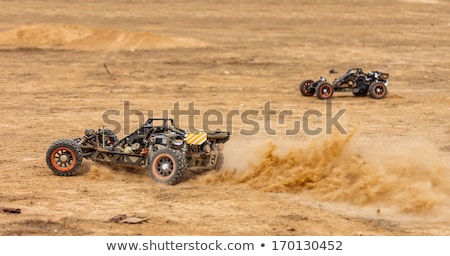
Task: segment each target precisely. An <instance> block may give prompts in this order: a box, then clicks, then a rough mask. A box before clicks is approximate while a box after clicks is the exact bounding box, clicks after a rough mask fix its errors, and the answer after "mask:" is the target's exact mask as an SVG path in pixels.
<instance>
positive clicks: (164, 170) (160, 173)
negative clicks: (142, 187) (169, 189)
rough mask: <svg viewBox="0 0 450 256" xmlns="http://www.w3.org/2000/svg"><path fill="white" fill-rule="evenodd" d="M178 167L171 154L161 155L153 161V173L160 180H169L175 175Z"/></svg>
mask: <svg viewBox="0 0 450 256" xmlns="http://www.w3.org/2000/svg"><path fill="white" fill-rule="evenodd" d="M176 167H177V166H176V163H175V159H174V158H173V157H172V156H171V155H170V154H161V155H159V156H157V157H156V159H155V160H154V161H153V164H152V172H153V174H154V175H155V176H156V177H158V179H161V180H168V179H170V177H172V176H173V174H174V173H175V169H176Z"/></svg>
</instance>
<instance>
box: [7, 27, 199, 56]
mask: <svg viewBox="0 0 450 256" xmlns="http://www.w3.org/2000/svg"><path fill="white" fill-rule="evenodd" d="M0 45H3V46H13V47H32V48H61V49H76V50H110V51H111V50H112V51H116V50H138V49H153V48H176V47H204V46H206V45H207V44H206V43H205V42H202V41H200V40H196V39H192V38H173V37H166V36H160V35H156V34H154V33H151V32H148V31H125V30H117V29H109V28H94V27H87V26H79V25H69V24H38V25H32V26H23V27H19V28H16V29H12V30H8V31H4V32H2V33H0Z"/></svg>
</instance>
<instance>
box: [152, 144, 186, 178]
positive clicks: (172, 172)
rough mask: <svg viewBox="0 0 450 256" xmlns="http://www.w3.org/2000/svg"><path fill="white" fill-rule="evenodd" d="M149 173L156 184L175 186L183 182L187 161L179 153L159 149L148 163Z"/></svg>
mask: <svg viewBox="0 0 450 256" xmlns="http://www.w3.org/2000/svg"><path fill="white" fill-rule="evenodd" d="M149 171H150V176H151V177H152V179H153V180H155V181H156V182H159V183H164V184H168V185H175V184H178V183H180V182H181V181H182V180H183V178H184V176H185V174H186V172H187V161H186V158H185V157H184V156H183V154H182V153H181V151H177V150H173V149H168V148H163V149H159V150H158V151H156V152H155V153H154V154H153V157H152V159H151V160H150V162H149Z"/></svg>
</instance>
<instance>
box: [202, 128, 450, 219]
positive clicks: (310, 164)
mask: <svg viewBox="0 0 450 256" xmlns="http://www.w3.org/2000/svg"><path fill="white" fill-rule="evenodd" d="M231 143H232V142H231ZM231 143H230V145H227V148H228V151H234V152H232V153H231V152H230V153H229V154H228V152H226V156H227V160H226V163H227V164H226V166H225V167H226V170H225V171H223V172H219V173H211V174H209V175H207V176H206V177H205V180H206V182H212V183H215V182H231V183H243V184H247V185H249V186H250V187H252V188H254V189H257V190H260V191H266V192H288V193H303V194H304V195H305V196H306V195H308V196H310V197H311V198H313V199H314V200H320V201H323V202H342V203H349V204H351V205H354V206H358V207H365V206H373V207H376V208H378V209H383V210H389V211H392V210H394V211H396V212H400V213H402V214H411V215H416V216H421V215H426V216H430V215H432V216H435V217H444V218H448V217H447V216H448V213H449V212H450V200H449V196H448V195H449V194H450V182H449V177H450V169H449V167H448V166H449V164H448V163H445V161H444V160H441V159H440V158H439V152H438V149H437V148H436V147H435V146H434V145H433V144H432V143H431V142H429V141H426V140H425V139H420V138H414V139H413V140H412V139H408V138H404V137H401V138H398V139H389V140H386V141H370V140H363V139H361V138H360V137H358V133H357V131H353V132H351V133H350V134H348V135H336V134H335V135H327V136H325V137H323V138H314V139H312V140H310V141H309V142H308V143H307V144H305V145H303V146H292V145H290V146H291V147H290V148H289V149H287V150H286V149H285V150H282V148H283V147H286V145H283V144H282V143H274V142H272V141H265V142H264V143H262V142H257V143H255V145H254V148H258V149H259V151H260V153H255V154H252V153H251V151H249V150H248V147H247V149H246V151H245V152H242V150H240V149H239V147H234V145H233V144H231ZM290 144H292V143H290ZM262 148H264V150H261V149H262ZM246 158H248V159H246ZM250 159H253V161H251V160H250ZM244 160H245V161H247V163H246V165H245V164H243V163H242V162H243V161H244ZM236 162H238V163H239V164H235V163H236Z"/></svg>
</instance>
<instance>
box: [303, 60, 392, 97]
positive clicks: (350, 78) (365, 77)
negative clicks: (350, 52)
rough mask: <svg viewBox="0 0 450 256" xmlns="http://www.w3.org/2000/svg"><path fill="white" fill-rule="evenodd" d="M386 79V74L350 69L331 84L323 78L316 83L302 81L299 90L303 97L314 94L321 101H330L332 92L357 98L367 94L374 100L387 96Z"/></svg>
mask: <svg viewBox="0 0 450 256" xmlns="http://www.w3.org/2000/svg"><path fill="white" fill-rule="evenodd" d="M388 78H389V74H388V73H383V72H379V71H370V72H368V73H364V72H363V71H362V69H361V68H351V69H349V70H348V71H347V72H345V74H343V75H342V76H340V77H338V78H336V79H335V80H334V81H333V82H332V83H329V82H327V78H326V77H325V76H321V77H320V78H319V79H318V80H317V81H313V80H304V81H302V82H301V83H300V85H299V90H300V93H301V94H302V95H303V96H313V95H314V94H316V95H317V97H318V98H319V99H322V100H326V99H330V98H331V96H333V93H334V92H352V93H353V95H355V96H358V97H364V96H366V95H367V94H369V95H370V97H372V98H374V99H382V98H384V97H385V96H386V94H387V85H388Z"/></svg>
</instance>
